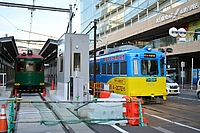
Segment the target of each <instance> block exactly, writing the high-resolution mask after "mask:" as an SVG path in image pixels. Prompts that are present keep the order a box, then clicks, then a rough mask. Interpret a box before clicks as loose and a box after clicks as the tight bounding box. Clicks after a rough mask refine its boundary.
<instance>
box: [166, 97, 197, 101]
mask: <svg viewBox="0 0 200 133" xmlns="http://www.w3.org/2000/svg"><path fill="white" fill-rule="evenodd" d="M168 97H172V98H174V97H173V96H168ZM176 98H178V99H184V100H190V101H199V102H200V99H193V98H186V97H179V96H177V97H176Z"/></svg>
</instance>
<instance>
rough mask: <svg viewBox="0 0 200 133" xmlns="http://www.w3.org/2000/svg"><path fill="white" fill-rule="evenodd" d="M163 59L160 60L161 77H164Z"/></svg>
mask: <svg viewBox="0 0 200 133" xmlns="http://www.w3.org/2000/svg"><path fill="white" fill-rule="evenodd" d="M164 65H165V64H164V58H163V59H162V60H160V73H161V76H164Z"/></svg>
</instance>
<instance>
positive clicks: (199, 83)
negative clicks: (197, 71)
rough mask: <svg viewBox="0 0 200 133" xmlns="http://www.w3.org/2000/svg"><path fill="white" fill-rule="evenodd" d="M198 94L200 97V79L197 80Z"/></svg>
mask: <svg viewBox="0 0 200 133" xmlns="http://www.w3.org/2000/svg"><path fill="white" fill-rule="evenodd" d="M196 94H197V97H198V98H199V99H200V79H199V80H198V82H197V90H196Z"/></svg>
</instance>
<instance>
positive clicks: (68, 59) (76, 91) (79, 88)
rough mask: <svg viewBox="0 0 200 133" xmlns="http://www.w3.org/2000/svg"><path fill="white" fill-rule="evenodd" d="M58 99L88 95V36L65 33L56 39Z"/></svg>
mask: <svg viewBox="0 0 200 133" xmlns="http://www.w3.org/2000/svg"><path fill="white" fill-rule="evenodd" d="M55 95H56V97H57V98H58V99H59V100H67V101H80V102H81V101H85V100H88V97H89V36H88V35H82V34H69V33H65V34H64V35H63V36H61V37H60V39H59V40H58V55H57V90H56V93H55Z"/></svg>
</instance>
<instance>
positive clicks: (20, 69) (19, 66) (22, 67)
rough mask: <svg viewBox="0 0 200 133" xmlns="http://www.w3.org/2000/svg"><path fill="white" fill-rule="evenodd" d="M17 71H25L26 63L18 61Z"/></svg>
mask: <svg viewBox="0 0 200 133" xmlns="http://www.w3.org/2000/svg"><path fill="white" fill-rule="evenodd" d="M17 72H24V63H17Z"/></svg>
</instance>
